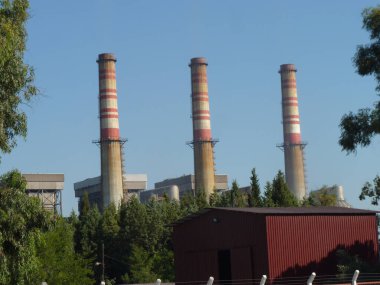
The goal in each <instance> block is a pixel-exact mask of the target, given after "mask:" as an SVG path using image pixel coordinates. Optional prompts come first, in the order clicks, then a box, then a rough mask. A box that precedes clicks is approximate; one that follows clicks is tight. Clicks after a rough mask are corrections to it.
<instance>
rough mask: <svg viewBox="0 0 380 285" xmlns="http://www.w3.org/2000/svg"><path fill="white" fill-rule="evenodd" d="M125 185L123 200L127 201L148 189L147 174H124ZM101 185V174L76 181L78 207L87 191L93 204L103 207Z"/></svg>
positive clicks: (75, 189)
mask: <svg viewBox="0 0 380 285" xmlns="http://www.w3.org/2000/svg"><path fill="white" fill-rule="evenodd" d="M123 185H125V187H126V188H125V190H124V191H123V199H122V200H123V201H126V200H127V199H128V197H129V196H130V195H138V193H139V192H141V191H144V190H146V189H147V186H148V177H147V175H146V174H124V175H123ZM101 186H102V180H101V177H100V176H97V177H93V178H88V179H85V180H83V181H79V182H76V183H74V191H75V197H76V198H79V201H78V209H79V205H80V203H81V199H82V198H83V195H84V193H85V192H87V194H88V198H89V201H90V204H91V205H96V206H97V207H98V208H99V209H103V203H102V187H101ZM127 189H128V190H127ZM120 202H121V201H120Z"/></svg>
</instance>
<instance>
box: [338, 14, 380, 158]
mask: <svg viewBox="0 0 380 285" xmlns="http://www.w3.org/2000/svg"><path fill="white" fill-rule="evenodd" d="M362 16H363V28H364V29H366V30H367V31H368V32H369V33H370V40H371V41H370V42H369V43H368V44H365V45H359V46H358V47H357V51H356V54H355V56H354V58H353V63H354V66H355V68H356V72H357V73H358V74H359V75H361V76H368V75H373V76H375V79H376V81H377V87H376V91H377V92H378V94H377V95H380V94H379V92H380V7H374V8H367V9H365V10H364V11H363V13H362ZM340 128H341V136H340V139H339V144H340V145H341V147H342V149H343V150H345V151H347V152H348V153H350V152H355V151H356V149H357V147H358V146H363V147H365V146H368V145H369V144H370V143H371V140H372V138H373V136H374V135H378V134H380V102H379V101H376V102H375V103H374V105H373V107H372V108H363V109H360V110H358V112H357V113H353V112H349V113H348V114H346V115H344V116H343V117H342V119H341V122H340Z"/></svg>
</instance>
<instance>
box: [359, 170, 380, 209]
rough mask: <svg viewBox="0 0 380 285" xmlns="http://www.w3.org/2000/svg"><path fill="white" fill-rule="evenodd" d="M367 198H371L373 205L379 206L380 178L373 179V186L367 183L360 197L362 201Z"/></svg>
mask: <svg viewBox="0 0 380 285" xmlns="http://www.w3.org/2000/svg"><path fill="white" fill-rule="evenodd" d="M366 197H369V198H371V204H372V205H376V206H377V205H379V200H380V177H379V175H376V177H375V179H373V184H371V183H369V182H366V183H365V184H364V186H363V188H362V193H361V194H360V196H359V199H360V200H364V199H365V198H366Z"/></svg>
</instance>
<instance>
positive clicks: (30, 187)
mask: <svg viewBox="0 0 380 285" xmlns="http://www.w3.org/2000/svg"><path fill="white" fill-rule="evenodd" d="M22 176H23V177H24V178H25V180H26V193H27V194H28V195H29V196H31V197H37V198H39V199H40V200H41V202H42V206H43V207H44V209H46V210H48V211H50V212H52V213H54V214H58V215H62V190H63V187H64V181H65V176H64V175H63V174H47V173H44V174H36V173H33V174H30V173H24V174H22Z"/></svg>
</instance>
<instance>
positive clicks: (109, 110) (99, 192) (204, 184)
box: [74, 53, 228, 209]
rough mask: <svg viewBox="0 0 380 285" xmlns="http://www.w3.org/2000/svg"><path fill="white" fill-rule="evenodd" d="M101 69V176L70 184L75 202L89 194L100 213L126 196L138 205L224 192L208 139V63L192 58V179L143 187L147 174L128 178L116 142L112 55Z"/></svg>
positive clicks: (100, 61) (223, 181) (120, 147)
mask: <svg viewBox="0 0 380 285" xmlns="http://www.w3.org/2000/svg"><path fill="white" fill-rule="evenodd" d="M97 63H98V67H99V119H100V139H99V140H96V141H94V142H95V143H96V144H98V145H99V147H100V161H101V170H100V172H101V175H100V176H97V177H93V178H88V179H85V180H83V181H79V182H77V183H75V184H74V191H75V197H77V198H79V204H80V203H81V199H82V198H83V196H84V193H87V194H88V198H89V200H90V203H91V204H96V205H97V206H98V208H99V209H103V208H105V207H107V206H108V205H110V204H115V205H116V206H118V205H120V203H121V202H122V201H127V200H128V198H129V197H131V196H136V197H138V198H139V199H140V200H141V201H142V202H146V201H149V200H150V199H151V198H154V199H158V200H159V199H161V198H162V197H163V196H164V195H166V196H167V197H169V198H170V199H172V200H179V199H180V198H181V197H182V196H183V195H185V194H186V193H191V194H193V195H195V193H196V192H197V191H204V192H205V194H206V196H207V197H209V196H210V195H211V193H213V192H214V191H221V190H227V189H228V177H227V175H215V163H214V145H215V143H216V142H217V140H215V139H213V138H212V136H211V125H210V107H209V98H208V85H207V72H206V67H207V61H206V59H205V58H193V59H191V63H190V65H189V66H190V69H191V98H192V119H193V140H192V141H191V142H190V143H189V145H191V147H192V148H193V150H194V175H184V176H182V177H178V178H172V179H166V180H164V181H161V182H157V183H155V187H154V189H150V190H148V189H147V175H146V174H126V173H125V166H124V163H123V162H124V160H123V145H124V143H125V142H126V140H125V139H121V138H120V131H119V119H118V118H119V115H118V107H117V106H118V104H117V89H116V71H115V63H116V58H115V56H114V55H113V54H109V53H103V54H100V55H99V56H98V60H97Z"/></svg>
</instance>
